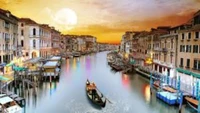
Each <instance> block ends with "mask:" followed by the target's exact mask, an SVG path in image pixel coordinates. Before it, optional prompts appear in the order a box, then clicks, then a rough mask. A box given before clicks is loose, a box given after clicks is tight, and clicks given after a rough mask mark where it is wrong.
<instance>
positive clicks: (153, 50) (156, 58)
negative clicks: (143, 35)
mask: <svg viewBox="0 0 200 113" xmlns="http://www.w3.org/2000/svg"><path fill="white" fill-rule="evenodd" d="M169 29H170V27H168V26H160V27H157V29H152V30H151V32H150V34H149V44H148V51H147V53H148V54H149V55H150V57H151V58H152V59H153V64H152V69H153V70H154V71H156V72H158V73H161V74H164V75H167V74H168V73H170V67H169V64H170V61H169V60H168V59H169V58H171V57H169V58H168V56H169V55H170V52H168V51H167V49H170V42H171V40H170V39H167V38H166V37H167V36H168V35H169ZM161 36H163V37H161ZM168 40H169V41H168Z"/></svg>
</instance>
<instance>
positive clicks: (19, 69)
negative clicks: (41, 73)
mask: <svg viewBox="0 0 200 113" xmlns="http://www.w3.org/2000/svg"><path fill="white" fill-rule="evenodd" d="M26 69H27V68H25V67H17V66H14V67H13V70H14V71H25V70H26Z"/></svg>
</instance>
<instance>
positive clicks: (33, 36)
mask: <svg viewBox="0 0 200 113" xmlns="http://www.w3.org/2000/svg"><path fill="white" fill-rule="evenodd" d="M29 37H30V38H39V37H40V35H32V34H30V35H29Z"/></svg>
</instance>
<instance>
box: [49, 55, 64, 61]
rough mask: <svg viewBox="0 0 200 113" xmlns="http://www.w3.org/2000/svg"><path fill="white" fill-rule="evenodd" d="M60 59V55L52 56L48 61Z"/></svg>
mask: <svg viewBox="0 0 200 113" xmlns="http://www.w3.org/2000/svg"><path fill="white" fill-rule="evenodd" d="M60 59H61V57H60V56H54V57H52V58H51V59H50V61H59V60H60Z"/></svg>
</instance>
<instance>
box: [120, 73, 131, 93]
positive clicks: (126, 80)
mask: <svg viewBox="0 0 200 113" xmlns="http://www.w3.org/2000/svg"><path fill="white" fill-rule="evenodd" d="M129 83H130V80H129V76H128V75H127V74H122V85H123V86H124V87H125V88H127V89H129Z"/></svg>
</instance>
